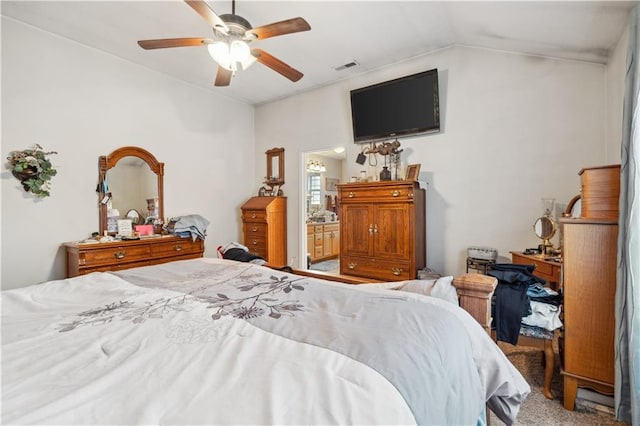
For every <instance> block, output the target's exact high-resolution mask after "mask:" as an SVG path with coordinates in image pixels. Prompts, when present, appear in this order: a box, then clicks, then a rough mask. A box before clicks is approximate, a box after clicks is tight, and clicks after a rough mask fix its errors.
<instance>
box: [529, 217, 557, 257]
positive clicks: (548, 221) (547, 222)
mask: <svg viewBox="0 0 640 426" xmlns="http://www.w3.org/2000/svg"><path fill="white" fill-rule="evenodd" d="M556 231H557V225H556V221H555V220H553V218H552V217H551V216H541V217H539V218H538V219H536V221H535V222H534V223H533V232H535V234H536V236H537V237H538V238H540V239H541V240H542V245H543V246H544V250H545V253H547V252H548V251H549V250H550V249H552V248H553V244H551V241H550V240H551V238H553V236H554V235H555V234H556Z"/></svg>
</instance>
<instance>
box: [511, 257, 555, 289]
mask: <svg viewBox="0 0 640 426" xmlns="http://www.w3.org/2000/svg"><path fill="white" fill-rule="evenodd" d="M511 261H512V262H513V263H515V264H518V265H535V267H536V268H535V269H534V270H533V275H535V276H537V277H540V278H542V279H543V280H546V281H547V282H548V283H549V287H551V289H552V290H556V291H557V290H558V289H559V288H560V287H562V279H561V274H562V262H557V261H554V260H550V259H549V258H548V257H545V256H544V255H540V254H524V253H522V252H520V251H512V252H511Z"/></svg>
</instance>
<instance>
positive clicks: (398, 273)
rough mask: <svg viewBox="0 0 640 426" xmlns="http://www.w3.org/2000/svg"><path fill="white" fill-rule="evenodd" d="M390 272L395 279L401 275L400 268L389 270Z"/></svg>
mask: <svg viewBox="0 0 640 426" xmlns="http://www.w3.org/2000/svg"><path fill="white" fill-rule="evenodd" d="M391 272H393V275H395V276H396V277H397V276H399V275H400V274H401V273H402V268H391Z"/></svg>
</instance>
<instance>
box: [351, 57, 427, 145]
mask: <svg viewBox="0 0 640 426" xmlns="http://www.w3.org/2000/svg"><path fill="white" fill-rule="evenodd" d="M351 119H352V123H353V138H354V141H355V142H356V143H363V142H369V141H374V140H379V139H387V138H391V137H400V136H409V135H416V134H420V133H430V132H438V131H439V130H440V107H439V103H438V70H437V69H432V70H429V71H424V72H421V73H418V74H413V75H408V76H405V77H401V78H397V79H395V80H390V81H385V82H384V83H379V84H375V85H373V86H367V87H363V88H361V89H356V90H352V91H351Z"/></svg>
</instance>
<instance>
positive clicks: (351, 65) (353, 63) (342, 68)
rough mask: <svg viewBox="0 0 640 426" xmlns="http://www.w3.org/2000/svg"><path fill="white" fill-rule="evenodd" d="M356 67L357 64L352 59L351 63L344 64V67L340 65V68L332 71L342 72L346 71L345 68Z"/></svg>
mask: <svg viewBox="0 0 640 426" xmlns="http://www.w3.org/2000/svg"><path fill="white" fill-rule="evenodd" d="M357 65H358V62H357V61H356V60H355V59H354V60H353V61H351V62H347V63H346V64H344V65H340V66H338V67H335V68H334V69H335V70H336V71H342V70H346V69H347V68H353V67H355V66H357Z"/></svg>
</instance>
